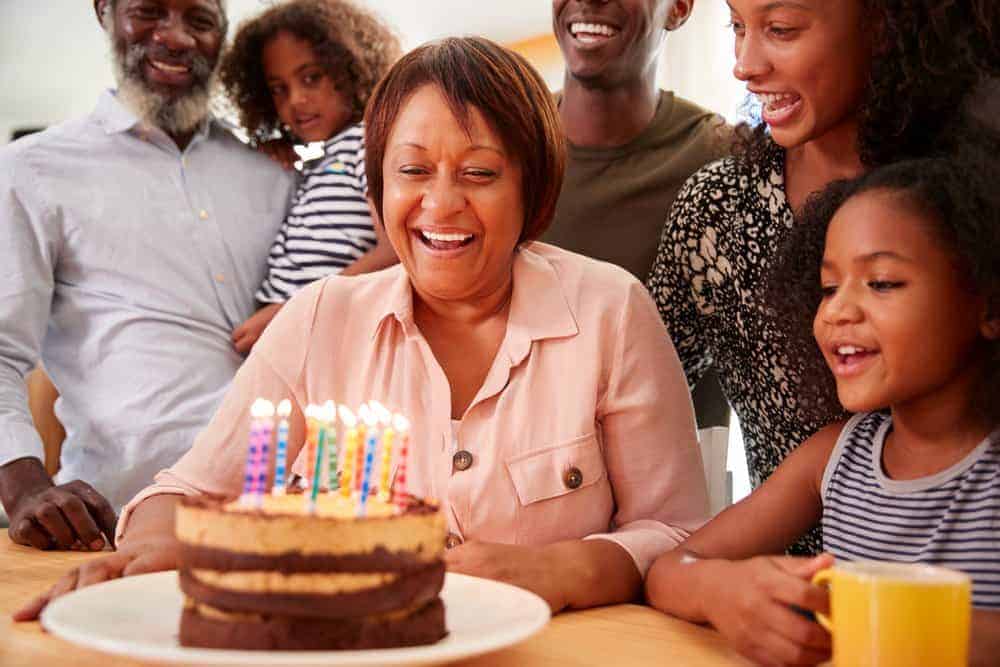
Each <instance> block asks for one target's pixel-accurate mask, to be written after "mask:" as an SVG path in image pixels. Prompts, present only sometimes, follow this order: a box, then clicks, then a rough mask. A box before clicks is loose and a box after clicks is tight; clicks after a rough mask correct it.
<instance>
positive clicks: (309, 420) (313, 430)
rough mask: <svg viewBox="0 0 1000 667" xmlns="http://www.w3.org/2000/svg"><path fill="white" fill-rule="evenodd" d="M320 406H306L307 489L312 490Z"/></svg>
mask: <svg viewBox="0 0 1000 667" xmlns="http://www.w3.org/2000/svg"><path fill="white" fill-rule="evenodd" d="M318 411H319V407H317V406H315V405H312V404H310V405H308V406H307V407H306V469H305V474H306V479H307V486H306V490H307V491H309V492H311V491H312V482H313V474H312V473H313V468H314V467H315V466H316V444H317V443H316V440H317V439H318V438H319V416H318V414H317V413H318Z"/></svg>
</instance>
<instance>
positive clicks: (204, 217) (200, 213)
mask: <svg viewBox="0 0 1000 667" xmlns="http://www.w3.org/2000/svg"><path fill="white" fill-rule="evenodd" d="M198 217H199V218H201V219H202V220H208V211H206V210H205V209H201V210H200V211H198Z"/></svg>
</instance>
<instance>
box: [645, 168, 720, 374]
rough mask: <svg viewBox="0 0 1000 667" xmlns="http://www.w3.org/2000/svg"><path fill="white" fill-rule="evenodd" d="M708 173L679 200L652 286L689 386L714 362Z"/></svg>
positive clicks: (692, 183)
mask: <svg viewBox="0 0 1000 667" xmlns="http://www.w3.org/2000/svg"><path fill="white" fill-rule="evenodd" d="M704 178H705V176H704V175H703V172H698V173H696V174H695V175H694V176H692V177H691V178H690V179H689V180H688V182H687V183H685V185H684V187H683V188H682V189H681V191H680V193H678V195H677V199H675V200H674V204H673V207H672V208H671V209H670V215H669V216H668V218H667V222H666V224H665V225H664V227H663V234H662V236H661V238H660V247H659V250H658V251H657V253H656V259H655V261H654V262H653V268H652V270H651V271H650V274H649V279H648V281H647V286H648V288H649V292H650V294H652V295H653V299H654V300H655V302H656V306H657V308H658V309H659V311H660V317H661V318H662V319H663V323H664V324H665V325H666V327H667V331H669V333H670V337H671V338H672V340H673V343H674V345H676V349H677V354H678V356H679V357H680V362H681V366H682V367H683V369H684V375H685V376H686V377H687V383H688V386H689V387H691V388H693V387H694V386H695V385H696V384H698V380H700V379H701V377H702V376H703V375H704V374H705V372H706V371H707V370H708V369H709V368H710V367H711V365H712V355H711V352H710V349H709V346H708V343H707V336H706V333H705V326H704V318H705V315H706V313H705V312H704V311H703V309H704V308H705V307H706V302H705V299H704V293H703V290H702V288H703V287H704V280H705V278H704V273H705V260H704V257H703V250H704V248H703V246H704V242H705V240H706V239H705V238H704V236H705V235H704V230H705V229H706V226H707V225H706V224H705V220H704V218H705V215H706V211H705V210H704V209H703V207H702V196H703V194H704V189H705V188H704Z"/></svg>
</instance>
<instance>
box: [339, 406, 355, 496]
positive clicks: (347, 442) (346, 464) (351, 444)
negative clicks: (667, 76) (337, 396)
mask: <svg viewBox="0 0 1000 667" xmlns="http://www.w3.org/2000/svg"><path fill="white" fill-rule="evenodd" d="M338 412H339V414H340V423H341V424H343V425H344V428H345V429H347V432H346V433H345V434H344V456H343V461H342V462H341V464H340V465H341V472H340V495H341V497H343V498H350V497H351V466H352V465H353V464H354V452H355V450H356V449H357V447H358V429H357V424H358V418H357V417H355V416H354V413H353V412H351V410H350V409H349V408H348V407H347V406H346V405H341V406H340V409H339V411H338Z"/></svg>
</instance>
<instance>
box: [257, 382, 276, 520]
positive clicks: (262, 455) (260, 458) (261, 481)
mask: <svg viewBox="0 0 1000 667" xmlns="http://www.w3.org/2000/svg"><path fill="white" fill-rule="evenodd" d="M258 422H259V423H258V431H257V432H258V434H259V437H260V440H259V441H258V444H257V466H256V467H257V483H256V485H255V486H254V489H253V496H254V502H255V503H256V504H257V506H258V507H259V506H260V505H262V504H263V503H264V494H265V493H266V489H267V473H268V470H269V468H270V467H271V436H272V435H274V404H273V403H271V401H264V402H263V403H261V416H260V418H259V420H258Z"/></svg>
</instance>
